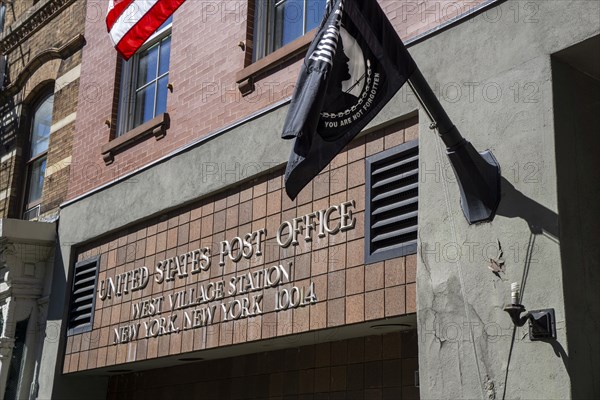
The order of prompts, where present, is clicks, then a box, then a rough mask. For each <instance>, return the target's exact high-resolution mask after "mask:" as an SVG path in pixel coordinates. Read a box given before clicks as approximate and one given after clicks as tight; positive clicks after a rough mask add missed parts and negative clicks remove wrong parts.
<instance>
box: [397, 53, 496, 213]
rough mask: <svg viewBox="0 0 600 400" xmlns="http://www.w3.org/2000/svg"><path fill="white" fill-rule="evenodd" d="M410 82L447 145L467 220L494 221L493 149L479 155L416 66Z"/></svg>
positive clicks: (494, 161) (494, 172)
mask: <svg viewBox="0 0 600 400" xmlns="http://www.w3.org/2000/svg"><path fill="white" fill-rule="evenodd" d="M408 83H409V85H410V87H411V88H412V90H413V91H414V92H415V94H416V96H417V99H418V100H419V103H421V106H423V108H424V109H425V111H426V112H427V114H428V115H429V118H430V119H431V121H432V129H437V130H438V133H439V135H440V138H441V139H442V141H443V142H444V144H445V145H446V155H447V156H448V158H449V159H450V164H451V165H452V169H453V170H454V174H455V175H456V180H457V182H458V186H459V189H460V198H461V207H462V210H463V213H464V215H465V218H466V219H467V221H468V222H469V224H474V223H477V222H487V221H491V220H493V219H494V215H495V213H496V210H497V209H498V204H499V203H500V165H499V164H498V161H496V158H495V157H494V155H493V154H492V152H491V151H490V150H485V151H482V152H481V153H479V152H477V150H475V148H474V147H473V145H472V144H471V143H469V142H468V141H467V140H466V139H465V138H463V137H462V135H461V134H460V132H459V131H458V129H457V128H456V126H454V124H453V123H452V121H451V120H450V117H448V114H446V110H444V108H443V107H442V105H441V104H440V102H439V100H438V98H437V97H436V96H435V94H434V93H433V90H431V87H430V86H429V83H427V81H426V80H425V78H424V77H423V74H422V73H421V71H420V70H419V67H417V66H416V65H415V71H414V72H413V73H412V75H411V77H410V78H409V79H408Z"/></svg>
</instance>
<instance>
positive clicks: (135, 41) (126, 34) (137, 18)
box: [107, 0, 185, 60]
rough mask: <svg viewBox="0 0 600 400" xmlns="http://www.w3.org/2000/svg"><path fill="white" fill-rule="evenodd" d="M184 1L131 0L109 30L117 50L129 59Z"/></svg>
mask: <svg viewBox="0 0 600 400" xmlns="http://www.w3.org/2000/svg"><path fill="white" fill-rule="evenodd" d="M184 1H185V0H133V1H132V2H131V3H130V4H129V6H128V8H127V9H125V10H124V11H123V12H122V14H121V15H124V16H128V17H127V18H118V19H117V20H116V21H115V23H114V24H113V26H112V29H111V30H110V31H109V34H110V36H111V39H112V41H113V43H114V44H115V47H116V49H117V51H118V52H119V53H120V54H121V55H122V56H123V58H124V59H125V60H127V59H129V58H130V57H131V56H132V55H133V54H134V53H135V52H136V51H137V50H138V49H139V48H140V47H141V46H142V45H143V44H144V42H145V41H146V40H148V38H149V37H150V36H152V34H153V33H154V32H156V30H157V29H158V28H159V27H160V26H161V25H162V24H163V23H164V22H165V21H166V20H167V19H168V18H169V16H171V15H172V14H173V13H174V12H175V10H177V8H179V6H180V5H181V4H183V2H184ZM107 18H108V17H107Z"/></svg>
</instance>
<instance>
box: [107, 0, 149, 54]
mask: <svg viewBox="0 0 600 400" xmlns="http://www.w3.org/2000/svg"><path fill="white" fill-rule="evenodd" d="M160 1H161V0H133V1H132V2H131V3H130V4H129V6H128V7H127V8H126V9H125V10H123V12H122V13H121V14H120V18H118V19H117V20H116V22H115V24H114V25H113V26H112V28H111V29H110V31H109V33H110V37H111V39H112V41H113V43H114V44H115V45H117V44H118V43H119V42H120V41H121V39H123V37H124V36H125V35H126V34H127V33H128V32H129V31H130V30H131V29H133V27H134V26H135V25H136V24H138V23H139V22H140V21H141V19H142V18H143V17H144V16H145V15H147V14H148V12H149V11H150V9H152V7H154V6H155V5H156V4H157V3H159V2H160ZM121 16H123V17H121ZM159 26H160V25H159Z"/></svg>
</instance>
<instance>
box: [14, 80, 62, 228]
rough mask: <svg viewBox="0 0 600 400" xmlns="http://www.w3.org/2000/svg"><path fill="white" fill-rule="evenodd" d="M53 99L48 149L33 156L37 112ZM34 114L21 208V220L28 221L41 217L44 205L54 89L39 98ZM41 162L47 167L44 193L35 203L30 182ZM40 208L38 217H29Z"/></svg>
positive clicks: (48, 90)
mask: <svg viewBox="0 0 600 400" xmlns="http://www.w3.org/2000/svg"><path fill="white" fill-rule="evenodd" d="M51 97H52V98H53V99H52V102H51V104H52V110H51V113H50V123H51V124H50V131H49V133H48V146H47V147H46V149H45V150H44V151H42V152H40V153H39V154H37V155H35V156H32V154H33V148H32V147H33V130H34V128H35V114H36V112H37V110H39V109H40V107H41V106H42V105H43V104H44V103H45V102H46V101H47V100H48V99H49V98H51ZM31 110H32V112H31V114H30V116H29V118H28V119H29V126H28V130H29V140H28V141H27V143H26V147H27V152H26V153H25V154H26V159H25V162H24V180H23V181H24V186H23V200H22V207H21V219H26V220H32V219H35V218H38V217H39V214H40V206H41V204H42V199H43V191H44V183H45V175H46V169H47V168H48V165H47V161H48V148H49V147H50V137H51V135H52V118H53V115H54V89H53V88H52V89H46V90H45V91H44V92H43V94H42V95H41V96H39V97H38V99H37V100H36V101H35V103H34V106H33V107H32V109H31ZM40 160H46V166H45V167H44V176H43V177H42V188H41V189H42V191H41V193H40V197H39V198H38V199H36V200H34V201H31V202H30V201H29V199H28V198H29V194H30V192H31V182H30V178H31V176H32V171H33V166H34V165H35V164H36V163H37V162H39V161H40ZM36 208H38V212H37V215H35V216H33V217H28V218H26V217H27V215H28V213H29V212H31V211H33V210H34V209H36Z"/></svg>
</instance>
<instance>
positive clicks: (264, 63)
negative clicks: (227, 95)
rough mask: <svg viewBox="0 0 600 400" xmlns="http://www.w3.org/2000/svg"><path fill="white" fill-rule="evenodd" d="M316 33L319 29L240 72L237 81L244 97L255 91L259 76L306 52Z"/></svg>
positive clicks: (236, 77)
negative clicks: (255, 83)
mask: <svg viewBox="0 0 600 400" xmlns="http://www.w3.org/2000/svg"><path fill="white" fill-rule="evenodd" d="M316 32H317V29H313V30H312V31H310V32H308V33H306V34H305V35H304V36H302V37H300V38H298V39H296V40H294V41H293V42H291V43H288V44H286V45H285V46H283V47H282V48H280V49H278V50H276V51H274V52H272V53H271V54H269V55H267V56H265V57H263V58H261V59H260V60H257V61H256V62H254V63H252V64H250V65H248V66H247V67H246V68H244V69H242V70H241V71H238V73H237V74H236V75H235V81H236V83H237V84H238V88H239V90H240V92H241V93H242V96H247V95H249V94H250V93H252V92H253V91H254V81H255V80H256V78H257V77H258V76H260V75H262V74H264V73H267V72H269V71H271V70H273V69H275V68H276V67H278V66H279V65H281V64H283V63H284V62H286V61H287V60H289V59H290V58H292V57H294V56H296V55H298V54H300V53H302V52H305V51H306V49H308V46H309V45H310V43H311V42H312V40H313V38H314V37H315V34H316Z"/></svg>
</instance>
